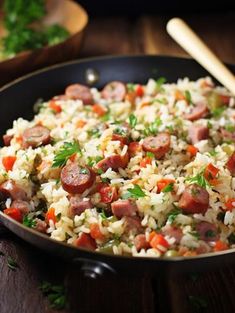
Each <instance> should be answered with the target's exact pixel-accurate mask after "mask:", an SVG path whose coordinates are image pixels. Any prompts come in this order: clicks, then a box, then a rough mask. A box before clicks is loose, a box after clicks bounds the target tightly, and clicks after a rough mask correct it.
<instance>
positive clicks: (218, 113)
mask: <svg viewBox="0 0 235 313" xmlns="http://www.w3.org/2000/svg"><path fill="white" fill-rule="evenodd" d="M225 110H226V106H222V107H218V108H215V109H213V110H211V114H212V116H213V117H215V118H219V117H220V116H221V115H222V114H223V112H224V111H225Z"/></svg>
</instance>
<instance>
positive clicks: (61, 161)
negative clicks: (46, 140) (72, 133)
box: [52, 140, 82, 167]
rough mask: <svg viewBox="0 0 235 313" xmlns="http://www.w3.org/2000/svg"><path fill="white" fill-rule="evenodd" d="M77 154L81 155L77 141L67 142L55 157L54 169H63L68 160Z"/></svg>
mask: <svg viewBox="0 0 235 313" xmlns="http://www.w3.org/2000/svg"><path fill="white" fill-rule="evenodd" d="M75 153H80V154H82V152H81V148H80V146H79V143H78V142H77V141H75V140H74V141H73V142H65V143H64V145H63V146H62V147H61V148H60V150H59V151H58V152H57V154H56V155H55V157H54V160H53V164H52V167H62V166H64V165H65V164H66V162H67V161H68V159H69V158H70V157H71V156H72V155H73V154H75Z"/></svg>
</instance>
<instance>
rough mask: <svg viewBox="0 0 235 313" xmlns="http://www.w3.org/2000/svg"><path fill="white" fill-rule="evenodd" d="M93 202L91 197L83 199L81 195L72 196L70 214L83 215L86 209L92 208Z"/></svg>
mask: <svg viewBox="0 0 235 313" xmlns="http://www.w3.org/2000/svg"><path fill="white" fill-rule="evenodd" d="M91 208H92V203H91V200H90V199H81V198H80V197H79V196H74V197H71V198H70V208H69V209H70V214H71V215H72V216H75V215H81V214H82V213H83V212H84V211H85V210H87V209H91Z"/></svg>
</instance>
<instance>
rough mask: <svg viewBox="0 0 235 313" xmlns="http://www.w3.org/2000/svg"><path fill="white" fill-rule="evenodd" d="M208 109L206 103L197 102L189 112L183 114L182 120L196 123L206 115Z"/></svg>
mask: <svg viewBox="0 0 235 313" xmlns="http://www.w3.org/2000/svg"><path fill="white" fill-rule="evenodd" d="M207 112H208V108H207V105H206V103H204V102H199V103H198V104H197V105H196V106H194V107H192V109H191V111H190V112H189V113H187V114H184V118H185V119H186V120H189V121H196V120H198V119H199V118H203V117H205V116H206V115H207Z"/></svg>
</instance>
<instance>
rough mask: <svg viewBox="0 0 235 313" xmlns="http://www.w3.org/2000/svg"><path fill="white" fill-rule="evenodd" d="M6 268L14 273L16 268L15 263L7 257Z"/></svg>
mask: <svg viewBox="0 0 235 313" xmlns="http://www.w3.org/2000/svg"><path fill="white" fill-rule="evenodd" d="M7 266H8V267H9V269H11V270H12V271H15V270H16V269H17V267H18V264H17V263H16V261H15V260H14V259H13V258H12V257H10V256H9V257H8V258H7Z"/></svg>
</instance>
